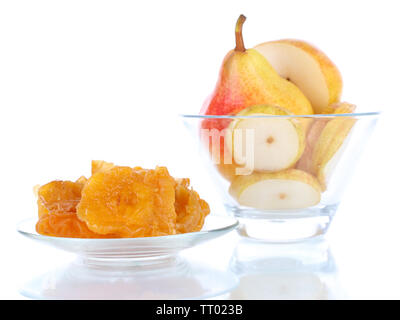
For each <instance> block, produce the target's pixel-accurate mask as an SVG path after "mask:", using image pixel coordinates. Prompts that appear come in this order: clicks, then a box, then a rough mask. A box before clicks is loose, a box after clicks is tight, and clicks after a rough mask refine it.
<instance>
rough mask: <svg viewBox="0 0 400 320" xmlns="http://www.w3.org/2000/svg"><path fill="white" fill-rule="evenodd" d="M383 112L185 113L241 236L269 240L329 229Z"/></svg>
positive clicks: (290, 238)
mask: <svg viewBox="0 0 400 320" xmlns="http://www.w3.org/2000/svg"><path fill="white" fill-rule="evenodd" d="M378 117H379V112H369V113H348V114H326V115H308V116H298V115H290V116H287V115H285V116H281V115H259V114H258V115H247V116H208V115H182V118H183V120H184V123H185V126H186V127H187V128H188V129H189V130H190V132H191V133H192V135H193V136H194V138H195V140H196V141H197V143H198V144H199V152H200V155H201V157H202V158H203V159H204V163H205V164H206V166H207V167H208V169H209V172H210V173H211V176H212V179H213V181H214V183H215V184H216V185H217V187H218V189H219V190H220V195H221V198H222V201H223V203H224V205H225V208H226V209H227V212H228V213H229V214H230V215H233V216H235V217H237V218H238V219H239V221H240V225H239V227H238V229H237V230H238V232H239V234H240V235H242V236H244V237H250V238H253V239H261V240H264V241H269V242H293V241H301V240H304V239H309V238H314V237H318V236H321V235H323V234H325V233H326V231H327V230H328V227H329V225H330V223H331V221H332V218H333V216H334V215H335V213H336V210H337V208H338V205H339V203H340V200H341V198H342V195H343V193H344V191H345V187H346V185H347V183H348V182H349V180H350V179H349V178H350V176H351V174H352V173H353V171H354V169H355V166H356V164H357V161H358V159H359V156H360V154H361V152H362V150H363V149H364V146H365V143H366V142H367V140H368V138H369V136H370V134H371V133H372V131H373V129H374V127H375V125H376V122H377V119H378Z"/></svg>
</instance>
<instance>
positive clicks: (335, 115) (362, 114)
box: [180, 111, 382, 119]
mask: <svg viewBox="0 0 400 320" xmlns="http://www.w3.org/2000/svg"><path fill="white" fill-rule="evenodd" d="M381 114H382V111H372V112H359V113H330V114H307V115H298V114H290V115H272V114H265V115H261V114H257V115H247V116H238V115H208V114H207V115H205V114H180V116H181V117H182V118H195V119H249V118H250V119H251V118H345V117H373V116H379V115H381Z"/></svg>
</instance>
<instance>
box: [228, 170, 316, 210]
mask: <svg viewBox="0 0 400 320" xmlns="http://www.w3.org/2000/svg"><path fill="white" fill-rule="evenodd" d="M229 193H230V194H231V195H232V196H233V197H234V198H235V199H236V200H237V201H238V203H239V204H240V205H243V206H247V207H252V208H257V209H264V210H284V209H302V208H306V207H311V206H314V205H316V204H318V203H319V201H320V199H321V187H320V185H319V183H318V180H317V179H316V178H315V177H314V176H312V175H311V174H309V173H307V172H305V171H301V170H297V169H288V170H284V171H280V172H273V173H254V174H252V175H248V176H237V177H236V178H235V179H234V180H233V181H232V184H231V186H230V188H229Z"/></svg>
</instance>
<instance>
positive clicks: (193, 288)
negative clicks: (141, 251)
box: [21, 257, 238, 299]
mask: <svg viewBox="0 0 400 320" xmlns="http://www.w3.org/2000/svg"><path fill="white" fill-rule="evenodd" d="M237 283H238V281H237V277H236V276H235V275H234V274H233V273H231V272H221V271H218V270H214V269H212V268H210V267H207V266H200V265H199V264H198V263H192V262H191V261H189V260H188V259H183V258H180V257H178V258H174V257H170V258H166V259H164V260H162V261H158V262H157V263H156V264H150V265H148V264H145V265H137V264H135V266H131V267H128V266H127V265H125V266H124V267H123V268H115V266H105V265H92V264H90V263H88V261H83V260H77V261H75V262H73V263H71V264H69V265H67V266H65V267H63V268H59V269H56V270H53V271H50V272H48V273H46V274H44V275H42V276H40V277H38V278H36V279H34V280H32V281H31V282H29V283H28V284H26V285H25V286H24V287H23V288H22V289H21V293H22V294H23V295H24V296H27V297H30V298H35V299H201V298H210V297H214V296H218V295H222V294H224V293H226V292H229V291H231V290H232V289H233V288H234V287H235V286H236V285H237Z"/></svg>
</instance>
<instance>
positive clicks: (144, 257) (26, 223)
mask: <svg viewBox="0 0 400 320" xmlns="http://www.w3.org/2000/svg"><path fill="white" fill-rule="evenodd" d="M36 221H37V219H36V218H31V219H27V220H23V221H21V222H20V223H19V224H18V226H17V230H18V232H19V233H21V234H22V235H24V236H26V237H28V238H30V239H32V240H36V241H39V242H42V243H43V244H47V245H51V246H53V247H56V248H58V249H61V250H64V251H68V252H72V253H75V254H77V255H78V256H80V257H81V258H82V259H83V261H84V262H85V263H86V264H87V265H93V266H97V267H99V268H100V269H101V268H109V267H113V266H114V267H116V268H118V269H121V268H132V267H134V266H142V265H143V264H148V265H151V264H154V263H155V264H158V263H164V262H163V260H164V259H166V258H168V257H170V256H171V255H175V254H177V253H178V252H180V251H182V250H184V249H188V248H191V247H194V246H196V245H198V244H201V243H204V242H206V241H210V240H212V239H215V238H217V237H220V236H222V235H224V234H226V233H228V232H230V231H232V230H234V229H235V228H236V227H237V226H238V221H237V220H236V219H235V218H233V217H228V216H217V215H210V216H208V217H207V218H206V220H205V224H204V226H203V229H202V230H201V231H199V232H190V233H184V234H177V235H170V236H162V237H147V238H118V239H80V238H62V237H50V236H43V235H40V234H38V233H37V232H36V230H35V224H36Z"/></svg>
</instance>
